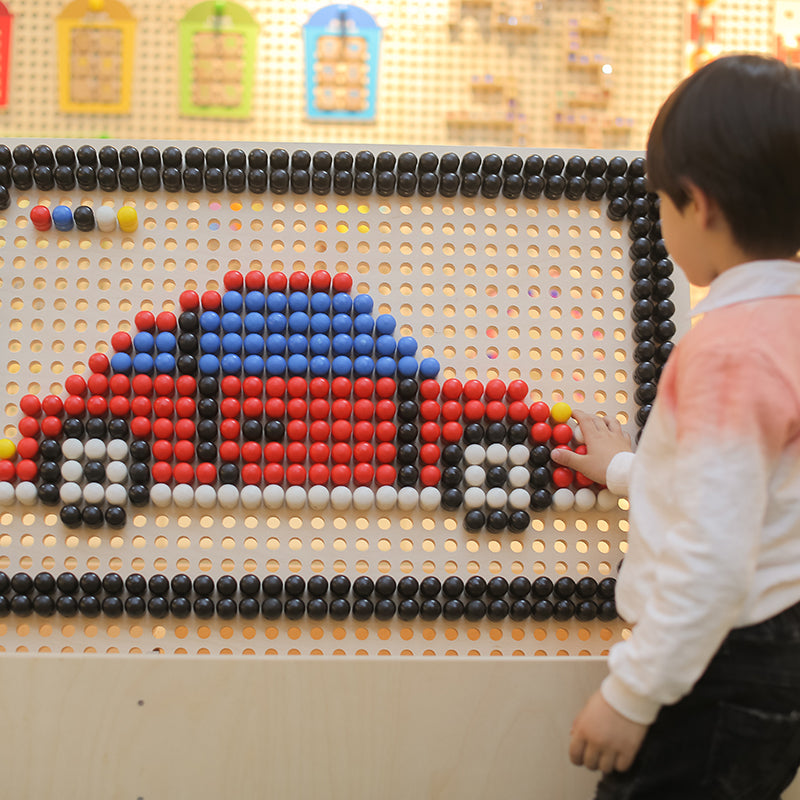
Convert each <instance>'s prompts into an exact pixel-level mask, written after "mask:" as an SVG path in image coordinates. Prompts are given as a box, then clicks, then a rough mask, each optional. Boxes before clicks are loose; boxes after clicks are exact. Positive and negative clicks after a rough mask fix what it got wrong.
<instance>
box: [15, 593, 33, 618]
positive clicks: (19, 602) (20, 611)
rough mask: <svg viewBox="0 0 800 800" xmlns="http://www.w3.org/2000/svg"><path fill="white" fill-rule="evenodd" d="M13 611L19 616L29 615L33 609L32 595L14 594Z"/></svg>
mask: <svg viewBox="0 0 800 800" xmlns="http://www.w3.org/2000/svg"><path fill="white" fill-rule="evenodd" d="M10 605H11V613H12V614H15V615H16V616H18V617H27V616H29V615H30V613H31V612H32V611H33V605H32V603H31V599H30V597H28V595H26V594H15V595H13V596H12V598H11V601H10Z"/></svg>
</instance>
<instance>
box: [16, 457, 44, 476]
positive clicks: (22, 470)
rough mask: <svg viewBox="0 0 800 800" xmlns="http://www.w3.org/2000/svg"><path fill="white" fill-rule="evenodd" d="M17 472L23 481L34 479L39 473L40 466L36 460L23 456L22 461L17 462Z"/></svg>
mask: <svg viewBox="0 0 800 800" xmlns="http://www.w3.org/2000/svg"><path fill="white" fill-rule="evenodd" d="M16 473H17V477H18V478H19V479H20V480H21V481H32V480H33V479H34V478H35V477H36V476H37V475H38V474H39V468H38V467H37V466H36V462H35V461H31V459H29V458H23V459H22V461H20V462H19V463H18V464H17V468H16Z"/></svg>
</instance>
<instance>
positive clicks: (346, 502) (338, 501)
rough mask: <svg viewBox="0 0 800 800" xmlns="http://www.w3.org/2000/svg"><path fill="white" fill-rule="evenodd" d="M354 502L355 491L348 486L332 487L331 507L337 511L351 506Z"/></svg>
mask: <svg viewBox="0 0 800 800" xmlns="http://www.w3.org/2000/svg"><path fill="white" fill-rule="evenodd" d="M352 502H353V493H352V492H351V491H350V490H349V489H348V488H347V487H346V486H334V487H333V489H331V507H332V508H335V509H336V510H337V511H344V510H345V509H346V508H350V504H351V503H352Z"/></svg>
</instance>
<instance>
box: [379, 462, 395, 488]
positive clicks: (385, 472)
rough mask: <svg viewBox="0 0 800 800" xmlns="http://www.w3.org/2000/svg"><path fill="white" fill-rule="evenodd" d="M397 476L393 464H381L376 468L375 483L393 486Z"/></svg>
mask: <svg viewBox="0 0 800 800" xmlns="http://www.w3.org/2000/svg"><path fill="white" fill-rule="evenodd" d="M396 478H397V470H396V469H395V468H394V467H393V466H392V465H391V464H379V465H378V468H377V469H376V470H375V483H377V484H378V486H391V485H392V484H393V483H394V482H395V479H396Z"/></svg>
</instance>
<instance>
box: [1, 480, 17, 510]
mask: <svg viewBox="0 0 800 800" xmlns="http://www.w3.org/2000/svg"><path fill="white" fill-rule="evenodd" d="M16 499H17V495H16V493H15V492H14V486H13V484H11V483H9V482H8V481H0V506H11V505H13V504H14V503H15V502H16Z"/></svg>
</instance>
